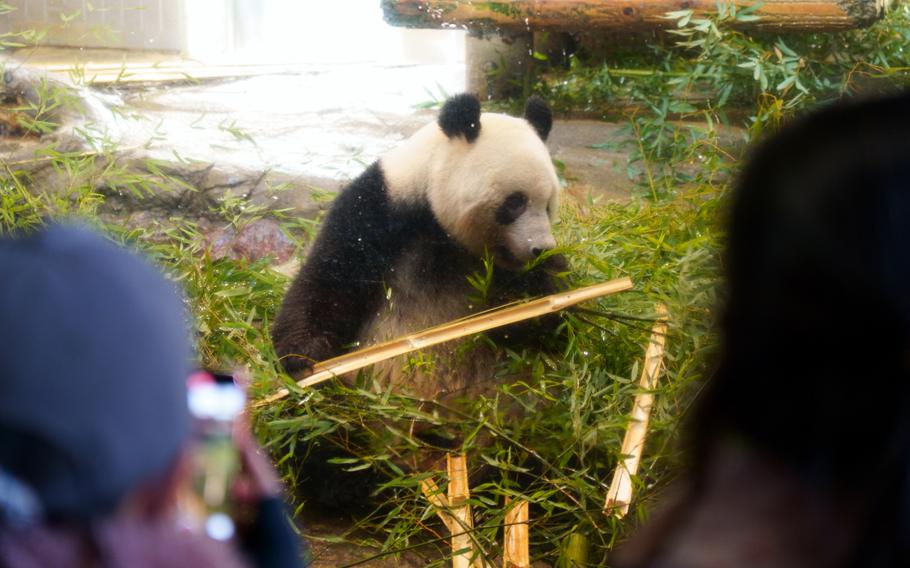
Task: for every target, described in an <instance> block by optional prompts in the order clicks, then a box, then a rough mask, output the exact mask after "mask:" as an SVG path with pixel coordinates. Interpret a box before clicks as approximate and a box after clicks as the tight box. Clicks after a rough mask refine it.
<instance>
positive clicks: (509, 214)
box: [495, 191, 528, 225]
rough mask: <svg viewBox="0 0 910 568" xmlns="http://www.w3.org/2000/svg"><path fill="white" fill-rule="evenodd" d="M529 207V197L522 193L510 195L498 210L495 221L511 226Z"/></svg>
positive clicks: (517, 192)
mask: <svg viewBox="0 0 910 568" xmlns="http://www.w3.org/2000/svg"><path fill="white" fill-rule="evenodd" d="M527 207H528V196H527V195H525V194H524V193H521V192H520V191H516V192H515V193H511V194H509V196H508V197H506V198H505V199H504V200H503V202H502V203H501V204H500V205H499V207H497V208H496V215H495V219H496V222H497V223H499V224H500V225H511V224H512V223H514V222H515V219H518V218H519V217H521V214H522V213H524V212H525V209H527Z"/></svg>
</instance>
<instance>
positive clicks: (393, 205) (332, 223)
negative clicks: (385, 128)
mask: <svg viewBox="0 0 910 568" xmlns="http://www.w3.org/2000/svg"><path fill="white" fill-rule="evenodd" d="M439 230H440V229H439V225H438V223H437V222H436V219H435V217H434V216H433V214H432V212H431V209H430V205H429V203H428V202H427V201H426V200H425V199H418V200H413V201H410V200H409V201H397V200H394V199H392V198H391V196H390V195H389V189H388V180H387V178H386V175H385V173H384V171H383V169H382V166H381V164H380V162H378V161H377V162H374V163H373V164H372V165H370V166H369V167H368V168H367V169H366V170H364V171H363V173H361V174H360V175H359V176H357V177H356V178H355V179H354V180H353V181H351V183H350V184H348V186H347V187H345V188H344V189H343V190H342V191H341V193H340V194H339V195H338V196H337V197H336V198H335V200H334V201H333V203H332V206H331V208H330V210H329V213H328V216H327V217H326V220H325V223H324V228H323V231H327V232H330V233H333V234H334V235H335V236H336V237H337V238H349V237H354V236H356V237H358V238H368V239H369V241H383V243H382V244H383V246H382V248H383V249H391V250H395V249H396V248H398V246H400V245H401V244H402V243H401V242H400V241H406V240H409V239H412V238H414V237H417V236H425V235H427V233H434V234H435V233H437V232H438V231H439Z"/></svg>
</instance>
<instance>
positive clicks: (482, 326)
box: [252, 278, 632, 407]
mask: <svg viewBox="0 0 910 568" xmlns="http://www.w3.org/2000/svg"><path fill="white" fill-rule="evenodd" d="M630 288H632V281H631V280H630V279H628V278H619V279H617V280H611V281H609V282H604V283H602V284H595V285H593V286H587V287H585V288H578V289H576V290H570V291H568V292H560V293H558V294H551V295H550V296H544V297H543V298H539V299H537V300H531V301H529V302H524V303H521V304H517V305H514V306H508V307H502V308H498V309H495V310H491V311H488V312H484V313H482V314H478V315H476V316H473V317H470V318H466V319H460V320H457V321H454V322H449V323H445V324H442V325H440V326H436V327H433V328H430V329H427V330H425V331H421V332H419V333H414V334H411V335H407V336H404V337H400V338H398V339H394V340H392V341H388V342H386V343H380V344H378V345H373V346H371V347H366V348H364V349H359V350H357V351H354V352H353V353H348V354H346V355H342V356H340V357H335V358H334V359H329V360H328V361H323V362H321V363H317V364H316V366H315V367H314V368H313V373H312V374H311V375H309V376H308V377H306V378H303V379H300V380H299V381H297V385H298V386H299V387H300V388H307V387H310V386H313V385H315V384H318V383H321V382H323V381H327V380H329V379H331V378H333V377H337V376H338V375H343V374H344V373H350V372H352V371H357V370H359V369H363V368H364V367H368V366H370V365H374V364H376V363H379V362H381V361H385V360H386V359H391V358H392V357H396V356H398V355H404V354H405V353H410V352H411V351H416V350H418V349H423V348H426V347H431V346H433V345H438V344H440V343H444V342H446V341H452V340H454V339H460V338H462V337H465V336H467V335H471V334H474V333H480V332H483V331H488V330H491V329H495V328H497V327H502V326H504V325H508V324H511V323H517V322H520V321H524V320H528V319H531V318H534V317H538V316H542V315H546V314H549V313H553V312H558V311H560V310H564V309H566V308H568V307H569V306H574V305H575V304H579V303H581V302H584V301H587V300H593V299H595V298H600V297H603V296H609V295H610V294H616V293H618V292H622V291H624V290H629V289H630ZM289 393H290V391H289V390H288V389H286V388H282V389H280V390H278V391H277V392H276V393H275V394H273V395H271V396H268V397H266V398H264V399H262V400H259V401H256V402H254V403H253V404H252V406H254V407H259V406H264V405H267V404H271V403H273V402H275V401H276V400H279V399H281V398H284V397H285V396H287V395H288V394H289Z"/></svg>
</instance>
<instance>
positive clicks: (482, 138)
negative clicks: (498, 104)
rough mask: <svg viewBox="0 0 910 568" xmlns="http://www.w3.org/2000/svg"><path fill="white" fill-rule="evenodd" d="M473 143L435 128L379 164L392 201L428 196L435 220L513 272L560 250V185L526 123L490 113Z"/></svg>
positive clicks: (482, 120)
mask: <svg viewBox="0 0 910 568" xmlns="http://www.w3.org/2000/svg"><path fill="white" fill-rule="evenodd" d="M480 123H481V127H480V131H479V135H478V136H477V137H476V139H475V140H473V141H468V140H467V139H465V138H464V137H450V136H447V135H446V134H445V133H443V132H442V130H441V129H440V127H439V126H438V125H436V124H431V125H427V127H425V128H424V129H422V130H421V131H419V132H418V133H417V134H415V135H414V136H413V137H412V138H410V139H409V140H407V141H406V142H405V143H404V144H402V146H400V147H399V148H397V149H395V150H393V151H392V152H390V153H389V154H387V155H386V156H384V157H383V158H382V166H383V170H384V172H385V174H386V177H387V181H388V183H389V192H390V197H391V198H392V199H393V200H400V201H409V200H416V199H421V198H426V199H427V200H428V201H429V204H430V207H431V209H432V211H433V214H434V215H435V217H436V219H437V221H438V222H439V223H440V225H441V226H442V227H443V229H445V230H446V232H448V233H449V234H450V235H451V236H452V237H453V238H454V239H455V240H456V241H458V242H459V243H460V244H461V245H462V246H464V247H465V248H466V249H468V250H469V251H471V252H472V253H474V254H477V255H482V254H484V252H489V253H490V254H492V255H493V258H494V260H495V261H496V263H497V264H499V265H500V266H502V267H503V268H508V269H516V268H519V267H520V266H521V265H523V264H524V263H526V262H527V261H529V260H532V259H533V258H535V257H536V256H538V255H539V254H540V253H541V252H543V251H546V250H549V249H551V248H553V247H555V246H556V241H555V239H554V238H553V233H552V231H551V222H552V221H553V220H554V219H555V217H556V214H557V211H558V208H559V180H558V178H557V176H556V171H555V169H554V167H553V163H552V161H551V159H550V155H549V152H548V151H547V148H546V146H545V145H544V143H543V141H542V140H541V138H540V137H539V136H538V134H537V133H536V132H535V130H534V128H533V127H532V126H531V125H530V124H529V123H528V122H527V121H526V120H525V119H522V118H515V117H511V116H507V115H502V114H490V113H485V114H482V115H481V116H480Z"/></svg>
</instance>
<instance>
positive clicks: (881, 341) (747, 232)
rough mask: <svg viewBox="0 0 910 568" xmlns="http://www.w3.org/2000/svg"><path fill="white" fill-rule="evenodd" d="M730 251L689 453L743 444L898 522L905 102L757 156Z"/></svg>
mask: <svg viewBox="0 0 910 568" xmlns="http://www.w3.org/2000/svg"><path fill="white" fill-rule="evenodd" d="M728 238H729V242H728V246H727V251H726V255H725V257H724V270H725V273H726V281H727V303H726V306H725V310H724V315H723V318H722V323H721V326H722V334H721V335H722V338H723V339H722V341H723V345H722V356H721V360H720V363H719V367H718V370H717V372H716V374H715V376H714V377H713V380H712V381H711V383H710V385H709V387H708V388H707V391H706V393H705V396H704V397H703V399H702V401H701V403H700V406H699V410H698V412H697V414H696V417H695V421H694V422H695V423H694V426H695V431H694V442H695V447H696V451H697V452H698V454H700V455H702V456H704V455H705V452H707V451H708V449H709V447H710V446H711V445H712V444H713V443H715V442H716V441H717V440H719V439H721V438H723V437H725V436H733V437H737V438H740V439H741V440H742V441H743V442H744V443H746V444H747V445H748V446H750V447H752V448H754V449H757V450H759V451H761V452H763V453H764V454H766V455H768V456H770V457H772V458H773V459H775V460H778V461H780V462H783V463H785V464H787V465H788V466H789V467H791V468H792V470H793V471H795V472H796V473H797V474H798V475H800V476H802V477H803V478H804V479H806V480H807V481H808V482H809V483H812V484H813V486H814V487H820V488H825V487H827V488H830V489H831V490H834V491H836V492H841V491H843V492H847V493H851V494H861V495H863V498H869V499H871V501H872V502H873V503H878V505H872V507H873V509H875V510H876V511H877V512H876V514H875V517H876V519H878V520H877V521H876V522H881V523H882V524H884V523H885V522H888V521H886V520H884V517H891V520H892V521H894V520H895V519H894V517H895V516H897V517H900V516H902V515H903V513H901V512H900V507H901V506H900V505H895V503H897V502H899V501H900V499H901V494H902V493H903V494H904V495H903V498H904V499H906V498H907V495H906V489H907V488H906V484H907V483H908V479H907V475H908V473H910V469H908V455H910V396H908V394H910V96H908V95H907V94H904V95H900V96H893V97H890V98H886V99H881V100H876V101H865V102H860V103H856V102H854V103H840V104H836V105H832V106H830V107H828V108H826V109H824V110H822V111H820V112H818V113H816V114H813V115H811V116H808V117H806V118H804V119H801V120H799V121H797V122H795V123H793V124H790V125H788V126H786V127H785V128H784V129H783V130H782V131H781V132H780V133H779V134H778V135H776V136H774V137H773V138H771V139H769V140H767V141H766V142H764V143H763V144H761V145H760V146H759V147H758V149H757V151H756V152H755V153H754V155H752V156H751V159H750V160H749V163H748V165H747V167H746V168H745V170H744V171H743V172H742V175H741V177H740V179H739V183H738V186H737V188H736V191H735V193H734V196H733V200H732V205H731V212H730V218H729V237H728ZM698 454H697V455H698ZM876 495H877V496H876ZM883 510H886V511H884V512H885V513H887V514H885V515H884V517H883ZM895 527H896V525H894V524H892V525H891V526H890V530H892V531H893V530H898V529H896V528H895ZM881 538H887V537H886V536H885V535H882V536H881ZM869 565H872V564H869Z"/></svg>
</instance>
